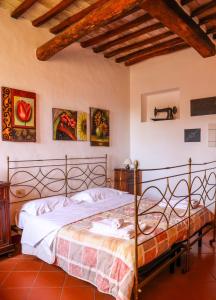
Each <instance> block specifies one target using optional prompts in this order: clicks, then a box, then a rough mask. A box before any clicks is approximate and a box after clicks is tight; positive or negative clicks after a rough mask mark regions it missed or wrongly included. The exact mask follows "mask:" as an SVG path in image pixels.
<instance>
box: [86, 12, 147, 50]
mask: <svg viewBox="0 0 216 300" xmlns="http://www.w3.org/2000/svg"><path fill="white" fill-rule="evenodd" d="M150 20H152V17H151V16H150V15H149V14H145V15H143V16H140V17H138V18H136V19H134V20H132V21H130V22H127V23H125V24H123V25H121V26H119V27H116V28H114V29H112V30H109V31H107V32H105V33H103V34H100V35H98V36H95V37H93V38H91V39H88V40H86V41H84V42H81V46H82V47H83V48H86V47H90V46H93V45H95V44H99V43H101V42H103V41H104V40H107V39H109V38H111V37H113V36H115V35H118V34H121V33H123V32H125V31H127V30H129V29H131V28H133V27H137V26H139V25H141V24H144V23H145V22H148V21H150Z"/></svg>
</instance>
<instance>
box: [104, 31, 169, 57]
mask: <svg viewBox="0 0 216 300" xmlns="http://www.w3.org/2000/svg"><path fill="white" fill-rule="evenodd" d="M172 35H174V33H172V32H171V31H167V32H164V33H161V34H158V35H156V36H153V37H151V38H147V39H144V40H143V41H140V42H136V43H133V44H130V45H127V46H124V47H121V48H118V49H115V50H113V51H110V52H106V53H105V54H104V57H106V58H110V57H113V56H116V55H118V54H120V53H123V52H128V51H130V50H133V49H137V48H140V47H142V46H145V45H149V44H152V43H155V42H158V41H160V40H162V39H165V38H168V37H170V36H172Z"/></svg>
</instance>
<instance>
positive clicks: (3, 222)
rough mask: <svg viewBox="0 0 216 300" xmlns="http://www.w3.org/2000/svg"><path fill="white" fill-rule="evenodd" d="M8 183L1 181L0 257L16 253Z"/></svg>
mask: <svg viewBox="0 0 216 300" xmlns="http://www.w3.org/2000/svg"><path fill="white" fill-rule="evenodd" d="M9 188H10V184H9V183H8V182H2V181H0V255H1V254H7V253H11V252H13V251H14V245H13V244H12V243H11V229H10V210H9Z"/></svg>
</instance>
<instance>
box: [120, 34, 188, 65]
mask: <svg viewBox="0 0 216 300" xmlns="http://www.w3.org/2000/svg"><path fill="white" fill-rule="evenodd" d="M182 43H184V41H183V40H182V39H181V38H179V37H177V38H174V39H171V40H169V41H166V42H163V43H159V44H156V45H154V46H151V47H146V48H143V49H141V50H138V51H135V52H132V53H130V54H127V55H124V56H121V57H118V58H116V62H117V63H121V62H124V61H127V60H130V59H132V58H135V57H137V56H139V55H147V54H150V53H152V52H155V51H159V50H163V49H167V48H171V47H173V46H176V45H179V44H182Z"/></svg>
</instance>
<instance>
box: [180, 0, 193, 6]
mask: <svg viewBox="0 0 216 300" xmlns="http://www.w3.org/2000/svg"><path fill="white" fill-rule="evenodd" d="M193 1H194V0H181V5H186V4H189V3H191V2H193Z"/></svg>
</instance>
